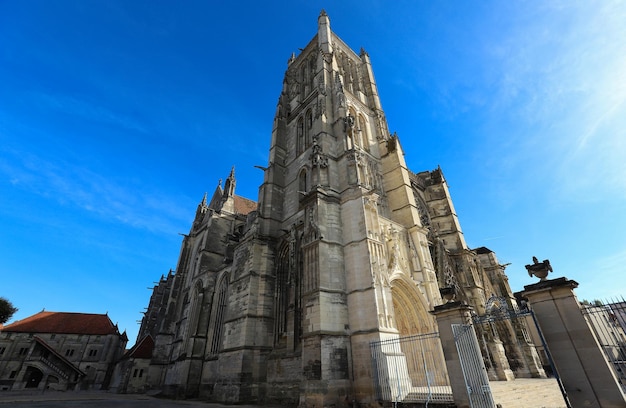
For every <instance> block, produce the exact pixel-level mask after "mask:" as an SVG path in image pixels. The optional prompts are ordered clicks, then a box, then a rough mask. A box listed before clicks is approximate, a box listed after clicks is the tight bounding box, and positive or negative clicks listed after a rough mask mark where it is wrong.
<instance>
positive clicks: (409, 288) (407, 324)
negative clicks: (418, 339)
mask: <svg viewBox="0 0 626 408" xmlns="http://www.w3.org/2000/svg"><path fill="white" fill-rule="evenodd" d="M391 297H392V299H393V310H394V312H395V315H396V316H395V318H396V328H397V329H398V331H399V332H400V336H411V335H414V334H426V333H432V332H434V331H436V330H435V325H434V319H433V317H432V316H431V315H430V314H429V313H428V312H427V311H426V301H425V299H423V296H421V294H420V293H419V292H418V290H417V288H416V287H415V284H413V283H412V282H406V281H405V280H404V279H403V278H398V279H394V280H393V281H392V282H391Z"/></svg>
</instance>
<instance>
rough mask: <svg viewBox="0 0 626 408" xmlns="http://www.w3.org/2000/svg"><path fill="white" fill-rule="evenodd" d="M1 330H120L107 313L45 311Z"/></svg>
mask: <svg viewBox="0 0 626 408" xmlns="http://www.w3.org/2000/svg"><path fill="white" fill-rule="evenodd" d="M0 331H3V332H16V333H65V334H94V335H107V334H117V335H119V334H120V332H119V330H118V328H117V326H116V325H114V324H113V322H112V321H111V319H109V316H108V315H106V314H93V313H68V312H45V311H41V312H39V313H37V314H34V315H32V316H29V317H27V318H25V319H22V320H18V321H16V322H14V323H11V324H9V325H6V326H0Z"/></svg>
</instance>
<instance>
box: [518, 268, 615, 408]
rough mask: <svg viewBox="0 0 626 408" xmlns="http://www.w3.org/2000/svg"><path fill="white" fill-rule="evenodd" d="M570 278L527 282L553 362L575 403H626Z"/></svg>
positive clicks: (605, 405) (526, 294) (606, 405)
mask: <svg viewBox="0 0 626 408" xmlns="http://www.w3.org/2000/svg"><path fill="white" fill-rule="evenodd" d="M576 287H578V283H577V282H576V281H573V280H568V279H567V278H558V279H552V280H542V281H541V282H539V283H535V284H533V285H526V286H524V291H523V292H522V295H523V296H524V297H525V298H526V299H528V303H529V304H530V307H531V309H532V311H533V312H534V314H535V317H536V319H537V323H538V324H539V328H540V329H541V332H542V333H543V336H544V338H545V341H546V343H547V346H548V349H549V351H550V354H551V355H552V359H553V361H554V365H555V366H556V369H557V371H558V373H559V376H560V377H561V381H562V382H563V386H564V388H565V391H566V392H567V395H568V397H569V400H570V402H571V404H572V406H573V407H602V408H609V407H611V408H613V407H615V408H617V407H624V406H626V397H625V396H624V393H623V392H622V390H621V388H620V386H619V384H618V382H617V379H616V378H615V375H614V374H613V371H612V370H611V368H610V366H609V364H608V362H607V361H606V358H605V356H604V354H603V353H602V350H601V349H600V346H599V345H598V342H597V340H596V337H595V335H594V334H593V330H592V328H591V327H590V326H589V324H588V323H587V320H586V319H585V317H584V316H583V313H582V311H581V309H580V305H579V303H578V300H577V299H576V296H575V295H574V289H575V288H576Z"/></svg>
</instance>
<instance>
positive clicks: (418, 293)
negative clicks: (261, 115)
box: [139, 12, 537, 406]
mask: <svg viewBox="0 0 626 408" xmlns="http://www.w3.org/2000/svg"><path fill="white" fill-rule="evenodd" d="M262 170H263V171H264V180H263V183H262V185H261V186H260V188H259V196H258V201H257V202H254V201H251V200H248V199H245V198H243V197H240V196H238V195H236V194H235V186H236V175H235V169H233V170H231V173H230V175H229V176H228V178H227V179H226V181H225V182H224V185H223V186H222V183H221V182H220V183H219V184H218V187H217V188H216V190H215V192H214V193H213V195H212V196H211V197H210V198H209V197H207V196H205V197H204V198H203V199H202V201H201V202H200V204H199V205H198V208H197V211H196V216H195V219H194V221H193V225H192V227H191V230H190V231H189V234H188V235H186V236H185V237H184V239H183V243H182V248H181V252H180V258H179V261H178V264H177V267H176V271H173V272H172V271H171V272H170V273H169V274H168V275H167V276H166V277H162V278H161V280H160V282H159V284H158V285H157V286H156V287H155V289H154V293H153V295H152V298H151V301H150V304H149V307H148V310H147V312H146V314H145V316H144V319H143V321H142V325H141V329H140V334H139V338H140V339H141V338H144V337H145V336H148V335H149V336H150V337H151V339H153V340H154V346H153V350H152V354H151V358H150V361H149V365H148V366H149V367H148V368H147V369H146V370H147V375H146V377H145V387H146V389H150V388H152V389H160V390H162V392H163V393H164V394H165V395H170V396H177V397H199V398H203V399H208V400H214V401H223V402H233V403H236V402H265V401H268V402H278V403H289V404H299V405H301V406H327V405H343V404H347V403H352V402H353V401H357V402H359V403H370V402H373V399H374V392H373V388H374V384H373V373H372V357H371V354H370V343H371V342H374V341H380V340H386V339H393V338H398V337H401V336H408V335H413V334H425V333H433V332H437V327H436V322H435V320H434V317H433V316H432V315H431V314H430V313H429V312H430V311H431V310H433V308H434V307H435V306H437V305H440V304H442V303H443V302H444V301H443V300H442V293H449V292H453V293H454V294H455V295H456V298H457V300H462V301H464V302H466V303H468V304H469V305H472V306H473V307H474V310H475V311H476V313H478V314H483V313H485V312H486V308H488V306H489V301H488V300H489V299H490V298H493V297H495V298H498V299H504V301H505V302H507V303H511V302H514V297H513V294H512V292H511V289H510V288H509V285H508V282H507V279H506V276H505V274H504V267H503V266H502V265H500V264H499V263H498V261H497V259H496V258H495V254H493V252H491V251H490V250H488V249H487V248H479V249H478V250H471V249H469V248H468V247H467V244H466V243H465V239H464V236H463V233H462V230H461V227H460V223H459V220H458V218H457V215H456V212H455V209H454V206H453V203H452V200H451V197H450V193H449V191H448V187H447V183H446V180H445V178H444V175H443V172H442V170H441V169H439V168H438V169H435V170H433V171H423V172H417V173H416V172H413V171H411V170H410V169H409V168H408V167H407V164H406V162H405V159H404V152H403V150H402V146H401V143H400V140H399V138H398V136H397V135H395V134H390V132H389V129H388V126H387V121H386V118H385V114H384V111H383V110H382V105H381V101H380V99H379V97H378V91H377V87H376V82H375V80H374V75H373V71H372V65H371V63H370V57H369V55H368V54H367V53H366V52H365V51H364V50H361V51H360V53H358V54H357V53H355V52H354V51H353V50H351V49H350V48H349V47H348V46H347V45H346V44H345V43H344V42H343V41H342V40H341V39H340V38H339V37H338V36H336V35H335V34H334V33H333V32H332V31H331V29H330V21H329V18H328V16H327V15H326V13H325V12H322V13H321V14H320V16H319V18H318V31H317V34H316V35H315V36H314V38H313V39H312V40H311V42H310V43H309V44H308V45H307V46H306V47H305V48H304V49H303V50H302V52H301V53H300V54H299V55H298V56H295V55H292V57H291V58H290V59H289V61H288V67H287V71H286V73H285V77H284V81H283V87H282V91H281V93H280V97H279V100H278V106H277V109H276V115H275V117H274V125H273V130H272V135H271V145H270V150H269V162H268V164H267V167H266V168H262ZM511 304H512V303H511ZM501 333H502V336H501V337H502V339H499V338H498V331H497V330H495V331H492V332H490V333H487V334H486V339H487V340H486V341H487V343H489V344H490V345H489V346H485V350H484V352H485V353H486V354H489V356H490V357H489V358H490V359H491V360H492V361H495V363H494V364H493V365H494V366H497V368H498V370H495V368H494V370H495V371H493V376H494V378H496V379H506V377H507V376H509V375H510V373H512V372H513V371H516V370H517V371H516V373H514V374H520V375H527V376H531V375H535V374H537V370H534V371H533V370H530V369H528V367H513V368H511V367H510V366H509V364H508V361H507V358H508V357H507V353H509V351H508V350H507V348H506V347H505V346H506V338H509V337H510V338H515V337H516V328H515V327H510V328H507V327H505V328H503V329H502V330H501ZM483 338H485V337H484V336H483ZM487 343H485V344H487ZM516 344H517V343H516ZM515 347H518V346H517V345H515V344H511V345H510V347H509V348H511V349H512V348H515ZM515 352H516V353H518V354H519V353H522V352H524V351H523V350H519V349H516V350H515ZM509 354H510V353H509ZM522 372H523V373H522ZM524 373H525V374H524Z"/></svg>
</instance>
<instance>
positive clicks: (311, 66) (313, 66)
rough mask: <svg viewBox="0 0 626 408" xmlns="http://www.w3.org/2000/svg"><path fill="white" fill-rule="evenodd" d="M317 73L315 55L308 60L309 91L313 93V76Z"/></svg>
mask: <svg viewBox="0 0 626 408" xmlns="http://www.w3.org/2000/svg"><path fill="white" fill-rule="evenodd" d="M316 73H317V58H316V57H315V54H314V55H312V56H311V59H309V87H310V88H309V89H310V90H311V91H313V89H315V74H316Z"/></svg>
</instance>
